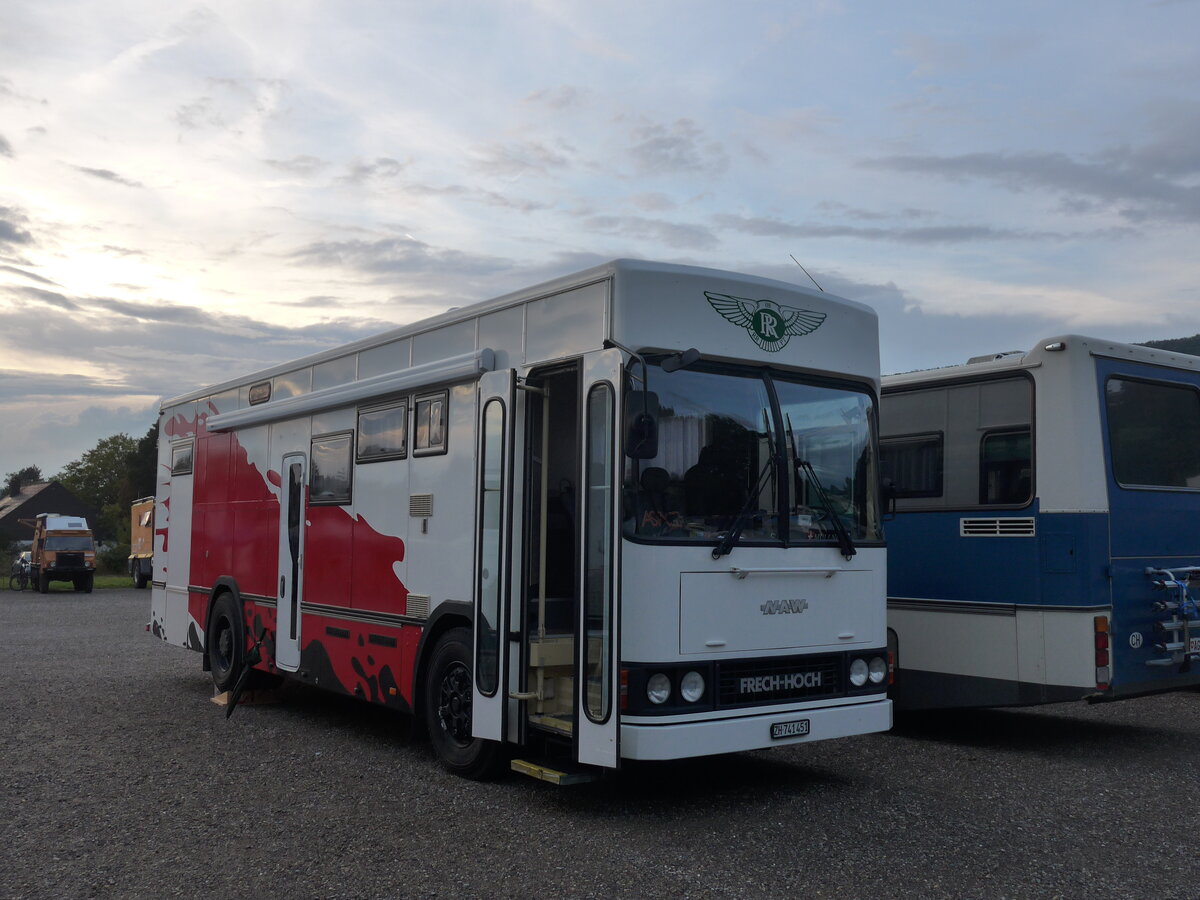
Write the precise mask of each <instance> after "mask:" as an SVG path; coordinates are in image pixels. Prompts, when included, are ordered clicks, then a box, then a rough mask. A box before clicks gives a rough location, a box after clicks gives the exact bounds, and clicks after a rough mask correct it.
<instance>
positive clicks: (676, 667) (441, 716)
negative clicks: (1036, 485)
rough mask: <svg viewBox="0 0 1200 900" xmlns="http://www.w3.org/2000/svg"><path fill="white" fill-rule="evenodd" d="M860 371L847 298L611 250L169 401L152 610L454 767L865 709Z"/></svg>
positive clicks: (871, 379) (804, 725)
mask: <svg viewBox="0 0 1200 900" xmlns="http://www.w3.org/2000/svg"><path fill="white" fill-rule="evenodd" d="M878 365H879V363H878V337H877V322H876V317H875V314H874V312H873V311H872V310H870V309H869V308H867V307H865V306H862V305H860V304H857V303H853V302H850V301H847V300H841V299H838V298H834V297H832V296H831V295H829V294H823V293H817V292H815V291H810V290H806V289H804V288H801V287H797V286H795V285H791V284H785V283H782V282H777V281H771V280H766V279H762V278H755V277H749V276H743V275H736V274H732V273H729V272H720V271H715V270H709V269H700V268H691V267H682V266H674V265H662V264H655V263H649V262H638V261H629V260H618V261H615V262H612V263H609V264H607V265H603V266H600V267H598V268H594V269H590V270H588V271H585V272H581V273H579V274H577V275H573V276H571V277H566V278H561V279H558V280H556V281H552V282H549V283H546V284H542V285H539V286H537V287H534V288H531V289H529V290H524V291H520V292H518V293H514V294H509V295H506V296H503V297H499V298H496V299H494V300H490V301H486V302H482V303H478V304H475V305H473V306H468V307H464V308H461V309H458V310H454V311H451V312H448V313H446V314H444V315H440V316H436V317H434V318H431V319H428V320H426V321H423V322H419V323H417V324H414V325H410V326H406V327H403V328H400V329H397V330H395V331H391V332H389V333H386V334H383V335H380V336H379V337H377V338H372V339H368V340H363V341H359V342H357V343H353V344H350V345H347V346H344V347H339V348H337V349H334V350H330V351H328V352H324V353H320V354H317V355H315V356H311V357H308V358H305V359H301V360H298V361H296V362H294V363H289V364H286V365H281V366H276V367H274V368H272V369H269V370H266V371H262V372H259V373H257V374H255V375H251V376H248V377H245V378H238V379H235V380H233V381H227V382H224V383H222V384H218V385H215V386H214V387H211V388H206V389H204V390H199V391H196V392H194V393H191V394H188V395H186V396H182V397H178V398H176V399H173V400H170V401H168V402H166V403H164V405H163V407H162V419H161V445H160V463H161V465H160V472H161V476H160V480H159V484H158V492H157V507H156V518H155V528H156V538H155V562H154V584H153V615H152V622H151V625H152V630H153V632H154V633H155V634H156V635H157V636H158V637H159V638H161V639H162V640H163V641H165V642H167V643H170V644H176V645H182V646H185V647H190V648H192V649H193V650H197V651H201V652H203V653H204V667H205V668H206V669H208V670H211V672H212V676H213V679H214V681H215V682H216V685H217V687H218V688H219V689H221V690H226V689H229V688H230V687H231V686H233V685H234V683H235V681H236V680H237V679H238V677H239V675H240V674H241V673H242V672H243V671H249V670H250V669H253V670H255V671H256V672H258V673H266V674H270V675H282V676H286V677H288V678H293V679H298V680H300V681H303V682H306V683H308V684H312V685H319V686H321V687H323V688H329V689H331V690H335V691H340V692H343V693H346V694H349V695H352V696H356V697H360V698H362V699H363V700H366V701H370V702H373V703H377V704H382V705H385V706H389V707H392V708H395V709H397V710H400V711H403V712H407V713H412V714H415V715H416V716H417V717H418V721H419V722H421V723H424V724H425V725H426V726H427V727H428V731H429V733H430V736H431V739H432V742H433V746H434V748H435V749H436V752H437V754H438V755H439V757H440V758H441V760H442V762H443V763H444V764H445V765H446V766H447V767H448V768H449V769H450V770H452V771H454V772H457V773H459V774H462V775H466V776H468V777H482V776H484V775H488V774H491V773H493V772H494V771H496V769H497V767H498V766H502V765H503V761H504V760H506V759H507V758H508V757H510V756H515V755H519V756H521V757H523V758H524V759H523V761H522V760H517V761H514V762H513V766H514V767H515V768H517V769H519V770H524V771H529V772H531V773H535V774H540V775H541V777H546V778H548V779H550V780H553V779H554V778H557V777H559V776H558V775H555V774H554V773H555V772H561V771H563V769H564V768H572V767H573V768H575V769H582V770H583V771H584V772H586V771H588V767H598V768H615V767H618V766H619V764H620V763H621V761H622V760H644V759H673V758H679V757H689V756H701V755H707V754H717V753H727V752H730V751H740V750H749V749H753V748H762V747H771V746H778V745H785V744H793V743H796V742H799V741H810V740H818V739H823V738H835V737H842V736H845V735H852V734H860V733H865V732H874V731H882V730H885V729H887V728H888V727H890V724H891V704H890V701H889V700H888V699H887V696H886V688H887V684H886V681H887V670H888V667H887V664H886V650H885V645H886V635H885V598H884V583H885V577H886V573H885V565H884V552H885V551H884V546H883V541H882V537H881V531H880V528H881V526H880V515H879V501H878V476H877V467H876V454H877V434H876V399H877V392H878ZM548 760H549V761H551V762H556V761H561V762H562V763H563V766H562V767H558V766H555V765H551V764H550V763H548V762H547V761H548Z"/></svg>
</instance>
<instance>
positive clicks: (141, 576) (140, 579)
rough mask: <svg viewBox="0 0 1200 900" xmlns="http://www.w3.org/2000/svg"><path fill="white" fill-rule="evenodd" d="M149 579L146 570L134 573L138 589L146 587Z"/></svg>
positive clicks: (134, 582) (134, 580)
mask: <svg viewBox="0 0 1200 900" xmlns="http://www.w3.org/2000/svg"><path fill="white" fill-rule="evenodd" d="M149 580H150V579H149V578H148V577H146V573H145V572H135V573H134V575H133V586H134V587H135V588H137V589H138V590H141V589H142V588H144V587H145V586H146V583H147V582H148V581H149Z"/></svg>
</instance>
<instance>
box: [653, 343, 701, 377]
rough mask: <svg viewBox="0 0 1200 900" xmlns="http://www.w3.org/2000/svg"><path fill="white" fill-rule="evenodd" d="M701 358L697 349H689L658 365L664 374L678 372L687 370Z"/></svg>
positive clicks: (669, 357)
mask: <svg viewBox="0 0 1200 900" xmlns="http://www.w3.org/2000/svg"><path fill="white" fill-rule="evenodd" d="M699 358H700V351H699V350H697V349H696V348H695V347H689V348H688V349H687V350H684V351H683V352H682V353H676V354H675V355H674V356H668V357H667V358H666V359H664V360H663V361H662V362H661V363H659V364H658V365H659V368H661V369H662V370H663V371H664V372H678V371H679V370H680V369H686V368H687V367H688V366H690V365H691V364H692V363H694V362H695V361H696V360H698V359H699Z"/></svg>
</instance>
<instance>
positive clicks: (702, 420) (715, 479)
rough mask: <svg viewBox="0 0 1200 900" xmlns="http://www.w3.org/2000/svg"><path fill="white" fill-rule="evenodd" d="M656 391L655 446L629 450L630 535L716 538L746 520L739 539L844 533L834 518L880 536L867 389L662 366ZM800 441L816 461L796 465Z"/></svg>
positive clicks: (863, 534) (862, 533)
mask: <svg viewBox="0 0 1200 900" xmlns="http://www.w3.org/2000/svg"><path fill="white" fill-rule="evenodd" d="M771 385H773V386H774V392H775V395H776V397H777V398H778V401H779V405H778V406H777V405H776V403H775V402H774V400H773V399H772V393H771ZM649 388H650V391H651V392H653V394H655V395H656V396H657V400H658V407H659V415H658V448H657V450H658V452H657V455H656V456H655V457H654V458H653V459H630V458H628V457H626V459H625V472H624V478H623V488H624V491H623V493H624V503H625V515H624V530H625V534H626V535H627V536H631V537H638V538H645V539H650V540H664V541H670V542H677V541H678V542H715V541H718V540H720V539H721V538H722V537H724V536H725V534H726V533H727V532H728V531H730V530H731V529H734V528H735V527H736V526H737V525H739V524H740V526H741V535H740V538H739V540H740V542H741V543H755V542H758V543H763V542H767V543H780V542H785V541H786V542H787V543H789V544H790V543H807V542H811V541H836V540H837V535H836V529H835V527H834V526H833V524H832V523H831V521H830V519H829V517H830V516H834V515H836V516H838V517H839V518H840V519H841V521H842V522H843V523H844V524H845V526H846V529H847V530H848V532H849V534H850V536H851V537H852V539H853V540H855V541H858V540H867V541H872V540H879V537H880V536H879V525H878V520H879V517H878V511H877V499H876V488H875V483H876V474H875V460H874V454H873V446H874V442H873V429H874V415H873V407H872V401H871V398H870V396H869V395H868V394H866V393H863V392H860V391H855V390H850V389H846V388H837V387H830V386H823V385H813V384H811V383H804V382H801V381H800V380H798V379H796V378H793V377H790V376H789V377H786V378H785V377H784V376H781V375H779V374H778V373H773V374H766V373H763V372H749V371H748V372H737V371H734V370H726V371H705V370H702V369H699V368H689V369H681V370H678V371H675V372H670V373H668V372H664V371H663V370H662V369H661V368H659V367H657V366H656V365H654V363H651V364H650V366H649ZM789 423H790V426H789ZM789 427H790V431H789ZM785 445H786V447H787V450H786V455H784V447H785ZM793 445H794V446H795V447H796V450H797V452H798V453H799V454H800V455H801V456H803V457H805V458H806V461H807V462H808V463H809V464H810V466H811V468H807V469H805V470H803V471H798V470H797V468H796V466H795V460H793V458H792V456H793V453H792V446H793ZM785 463H786V464H785ZM806 473H815V474H816V476H817V478H818V479H819V480H820V482H821V485H822V487H823V488H824V492H825V495H826V497H827V498H828V505H829V506H830V507H832V509H826V508H825V505H824V504H823V503H822V502H821V500H820V499H819V498H820V491H818V490H817V489H816V488H815V486H814V485H813V484H812V483H811V482H812V475H811V474H806ZM781 510H786V516H785V517H784V518H783V519H782V520H781V519H780V511H781ZM739 517H740V521H739Z"/></svg>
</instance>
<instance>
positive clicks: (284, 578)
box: [279, 575, 287, 600]
mask: <svg viewBox="0 0 1200 900" xmlns="http://www.w3.org/2000/svg"><path fill="white" fill-rule="evenodd" d="M286 582H287V576H286V575H280V576H279V599H280V600H282V599H283V592H284V590H285V586H286Z"/></svg>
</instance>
